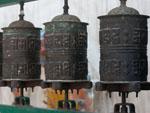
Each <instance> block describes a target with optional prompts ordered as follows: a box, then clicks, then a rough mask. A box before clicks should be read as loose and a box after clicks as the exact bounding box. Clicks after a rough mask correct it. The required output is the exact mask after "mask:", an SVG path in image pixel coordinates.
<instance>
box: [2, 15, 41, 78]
mask: <svg viewBox="0 0 150 113" xmlns="http://www.w3.org/2000/svg"><path fill="white" fill-rule="evenodd" d="M21 16H23V15H20V20H18V21H15V22H13V23H11V24H10V25H9V27H7V28H3V31H4V33H3V37H4V38H3V79H12V80H18V79H19V80H35V79H37V80H39V79H40V74H41V66H40V64H39V60H40V54H39V53H40V29H39V28H35V27H34V25H33V24H32V23H30V22H28V21H25V20H24V19H23V17H21Z"/></svg>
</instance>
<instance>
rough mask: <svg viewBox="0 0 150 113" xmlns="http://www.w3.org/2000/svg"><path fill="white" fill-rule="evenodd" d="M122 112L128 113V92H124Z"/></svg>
mask: <svg viewBox="0 0 150 113" xmlns="http://www.w3.org/2000/svg"><path fill="white" fill-rule="evenodd" d="M121 113H128V111H127V106H126V93H125V92H122V108H121Z"/></svg>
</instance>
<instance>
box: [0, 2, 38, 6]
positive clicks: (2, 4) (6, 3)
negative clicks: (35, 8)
mask: <svg viewBox="0 0 150 113" xmlns="http://www.w3.org/2000/svg"><path fill="white" fill-rule="evenodd" d="M20 1H21V0H0V7H4V6H8V5H14V4H17V3H19V2H20ZM23 1H24V2H32V1H36V0H23Z"/></svg>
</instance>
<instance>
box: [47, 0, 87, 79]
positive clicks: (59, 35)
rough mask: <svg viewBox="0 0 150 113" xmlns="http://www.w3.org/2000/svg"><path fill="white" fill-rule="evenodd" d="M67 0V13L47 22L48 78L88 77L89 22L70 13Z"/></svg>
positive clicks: (65, 10)
mask: <svg viewBox="0 0 150 113" xmlns="http://www.w3.org/2000/svg"><path fill="white" fill-rule="evenodd" d="M68 9H69V6H68V0H65V5H64V14H62V15H59V16H56V17H55V18H54V19H53V20H52V22H48V23H45V26H46V27H45V29H46V34H45V36H46V50H47V62H46V65H45V72H46V79H47V80H87V74H88V63H87V25H88V24H87V23H82V22H80V19H79V18H78V17H76V16H73V15H69V13H68Z"/></svg>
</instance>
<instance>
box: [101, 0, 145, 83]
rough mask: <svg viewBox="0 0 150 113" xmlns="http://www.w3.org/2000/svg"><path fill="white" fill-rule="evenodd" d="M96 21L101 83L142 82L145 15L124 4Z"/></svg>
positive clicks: (143, 77) (143, 75) (143, 73)
mask: <svg viewBox="0 0 150 113" xmlns="http://www.w3.org/2000/svg"><path fill="white" fill-rule="evenodd" d="M121 1H122V4H121V6H120V7H118V8H115V9H113V10H111V11H110V12H109V15H107V16H101V17H99V19H100V21H101V22H100V47H101V50H100V52H101V60H100V77H101V81H113V82H114V81H146V80H147V73H148V63H147V43H148V28H147V19H148V16H143V15H139V13H138V11H136V10H135V9H133V8H129V7H127V6H126V5H125V1H126V0H121Z"/></svg>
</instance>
